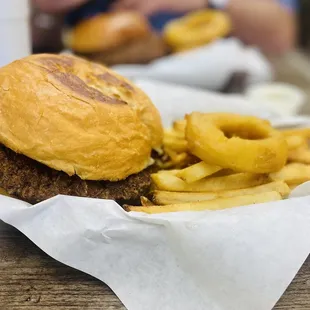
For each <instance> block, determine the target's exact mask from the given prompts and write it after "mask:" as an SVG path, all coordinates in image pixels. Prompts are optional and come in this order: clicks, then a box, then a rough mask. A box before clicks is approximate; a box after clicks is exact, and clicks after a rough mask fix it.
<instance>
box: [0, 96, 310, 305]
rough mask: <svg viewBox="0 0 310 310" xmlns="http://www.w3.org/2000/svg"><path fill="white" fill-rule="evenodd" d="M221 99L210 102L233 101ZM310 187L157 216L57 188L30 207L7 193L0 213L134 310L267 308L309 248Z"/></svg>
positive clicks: (239, 109) (239, 108)
mask: <svg viewBox="0 0 310 310" xmlns="http://www.w3.org/2000/svg"><path fill="white" fill-rule="evenodd" d="M165 96H166V97H167V96H169V92H168V93H166V94H165ZM216 98H218V99H214V97H212V105H215V104H216V105H223V103H222V102H224V101H225V102H226V103H225V104H227V105H229V108H230V109H232V108H233V106H234V105H235V103H233V102H234V101H233V100H232V101H231V102H230V101H229V100H228V99H227V98H226V97H225V100H221V96H219V97H216ZM222 99H223V98H222ZM214 100H217V102H214ZM227 100H228V101H227ZM171 102H174V101H173V100H171ZM205 104H206V105H208V100H206V102H205ZM225 104H224V105H225ZM159 105H160V103H159ZM164 105H166V106H167V102H165V104H164ZM172 105H174V110H175V111H178V106H179V105H181V106H186V109H188V105H191V108H192V110H196V107H197V108H199V107H200V106H195V104H193V103H192V102H188V101H186V102H184V101H183V102H182V101H180V102H178V104H175V103H172ZM242 106H243V105H242V104H241V103H240V104H238V105H235V110H236V112H242ZM222 107H223V106H222ZM159 108H160V110H161V112H162V113H164V107H163V106H160V107H159ZM208 109H210V110H212V108H211V107H210V106H209V108H208ZM244 109H245V110H247V109H248V107H245V106H244ZM245 110H244V111H245ZM167 111H169V118H170V120H172V119H173V118H175V117H176V115H175V114H173V113H172V112H171V111H172V109H171V106H170V107H167ZM254 114H255V113H254ZM166 121H167V122H168V117H167V118H166ZM303 121H305V120H304V119H303ZM277 122H278V124H280V120H277ZM284 123H285V122H284ZM289 123H290V124H292V120H291V119H290V120H289ZM308 194H310V185H309V183H306V184H304V185H302V186H301V187H300V188H297V189H296V190H294V192H293V193H292V197H296V196H298V197H300V196H305V197H301V198H292V199H288V200H284V201H279V202H274V203H268V204H262V205H254V206H247V207H239V208H233V209H229V210H222V211H204V212H180V213H170V214H158V215H146V214H139V213H126V212H125V211H124V210H123V209H122V208H121V207H120V206H118V205H117V204H116V203H115V202H113V201H108V200H99V199H89V198H77V197H69V196H57V197H54V198H52V199H50V200H47V201H44V202H42V203H40V204H37V205H35V206H30V205H29V204H27V203H25V202H22V201H19V200H16V199H12V198H8V197H4V196H0V219H1V220H3V221H4V222H6V223H8V224H11V225H13V226H14V227H16V228H17V229H19V230H20V231H22V232H23V233H24V234H25V235H26V236H28V238H30V239H31V240H32V241H33V242H34V243H35V244H37V245H38V246H39V247H40V248H41V249H42V250H44V251H45V252H46V253H47V254H48V255H50V256H52V257H53V258H55V259H57V260H59V261H60V262H62V263H64V264H67V265H69V266H72V267H74V268H77V269H79V270H81V271H84V272H86V273H89V274H91V275H93V276H94V277H96V278H98V279H100V280H102V281H103V282H105V283H106V284H107V285H109V286H110V287H111V289H112V290H113V291H114V292H115V293H116V294H117V296H118V297H119V298H120V299H121V301H122V302H123V303H124V305H125V306H126V307H127V308H128V309H129V310H188V309H195V310H200V309H201V310H205V309H208V310H249V309H251V310H252V309H253V310H270V309H272V307H273V306H274V304H275V303H276V302H277V300H278V299H279V298H280V296H281V295H282V294H283V292H284V291H285V289H286V287H287V286H288V285H289V283H290V282H291V280H292V279H293V278H294V276H295V275H296V273H297V271H298V270H299V268H300V267H301V265H302V263H303V262H304V260H305V259H306V258H307V256H308V254H309V252H310V238H309V235H310V196H307V195H308Z"/></svg>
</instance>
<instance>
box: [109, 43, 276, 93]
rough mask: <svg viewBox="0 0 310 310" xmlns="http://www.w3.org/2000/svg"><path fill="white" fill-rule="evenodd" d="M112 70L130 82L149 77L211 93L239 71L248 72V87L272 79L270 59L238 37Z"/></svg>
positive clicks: (115, 67) (118, 66)
mask: <svg viewBox="0 0 310 310" xmlns="http://www.w3.org/2000/svg"><path fill="white" fill-rule="evenodd" d="M113 69H114V70H116V71H117V72H119V73H120V74H122V75H124V76H127V77H128V78H131V79H136V78H149V79H155V80H158V81H164V82H171V83H177V84H181V85H187V86H194V87H201V88H204V89H212V90H218V89H220V88H222V87H223V86H224V85H225V83H227V82H228V80H229V78H230V77H231V75H232V74H233V73H236V72H244V73H246V74H247V77H248V81H247V82H248V83H249V84H253V83H260V82H268V81H270V80H271V79H272V77H273V72H272V68H271V66H270V64H269V62H268V61H267V59H266V58H265V57H264V56H263V55H262V54H261V53H260V52H259V51H258V50H257V49H255V48H251V47H250V48H249V47H245V46H244V45H243V44H242V43H241V42H240V41H239V40H238V39H235V38H229V39H223V40H217V41H215V42H213V43H211V44H208V45H205V46H202V47H200V48H197V49H193V50H190V51H187V52H183V53H179V54H174V55H169V56H166V57H162V58H159V59H157V60H155V61H153V62H151V63H150V64H147V65H117V66H114V67H113Z"/></svg>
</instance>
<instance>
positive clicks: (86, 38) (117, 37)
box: [63, 12, 151, 53]
mask: <svg viewBox="0 0 310 310" xmlns="http://www.w3.org/2000/svg"><path fill="white" fill-rule="evenodd" d="M150 33H151V30H150V26H149V23H148V21H147V19H146V18H145V17H144V16H142V15H140V14H138V13H136V12H117V13H103V14H99V15H96V16H94V17H92V18H90V19H86V20H84V21H82V22H81V23H79V24H78V25H77V26H76V27H75V28H73V29H68V30H66V31H65V32H64V35H63V41H64V44H65V46H66V47H68V48H71V49H72V50H73V51H75V52H78V53H94V52H101V51H107V50H110V49H113V48H116V47H118V46H122V45H124V44H126V43H128V42H131V41H134V40H138V39H141V38H143V37H146V36H148V35H150Z"/></svg>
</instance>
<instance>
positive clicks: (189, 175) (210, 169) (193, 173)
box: [176, 161, 222, 183]
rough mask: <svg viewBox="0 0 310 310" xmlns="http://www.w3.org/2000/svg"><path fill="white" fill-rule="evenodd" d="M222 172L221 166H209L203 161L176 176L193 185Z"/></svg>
mask: <svg viewBox="0 0 310 310" xmlns="http://www.w3.org/2000/svg"><path fill="white" fill-rule="evenodd" d="M220 170H222V168H221V167H219V166H213V165H208V164H206V163H204V162H203V161H201V162H200V163H197V164H195V165H192V166H189V167H187V168H185V169H182V170H180V171H179V172H178V173H177V174H176V176H178V177H179V178H181V179H182V180H183V181H185V182H187V183H193V182H196V181H199V180H201V179H203V178H205V177H207V176H210V175H212V174H214V173H215V172H218V171H220Z"/></svg>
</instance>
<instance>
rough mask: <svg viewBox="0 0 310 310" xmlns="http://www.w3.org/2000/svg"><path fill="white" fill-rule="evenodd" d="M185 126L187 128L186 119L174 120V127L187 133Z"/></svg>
mask: <svg viewBox="0 0 310 310" xmlns="http://www.w3.org/2000/svg"><path fill="white" fill-rule="evenodd" d="M185 128H186V120H185V119H181V120H177V121H175V122H173V129H174V130H176V131H179V132H183V133H185Z"/></svg>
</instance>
